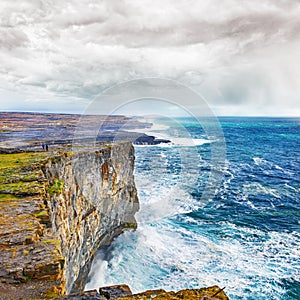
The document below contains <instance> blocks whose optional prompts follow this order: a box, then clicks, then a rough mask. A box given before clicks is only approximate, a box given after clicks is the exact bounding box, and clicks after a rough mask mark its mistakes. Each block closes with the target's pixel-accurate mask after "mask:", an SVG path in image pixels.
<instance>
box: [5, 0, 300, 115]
mask: <svg viewBox="0 0 300 300" xmlns="http://www.w3.org/2000/svg"><path fill="white" fill-rule="evenodd" d="M0 12H1V19H0V103H1V108H0V109H2V110H10V109H13V110H15V109H17V108H18V107H19V108H20V109H25V110H53V107H55V109H56V110H57V111H59V110H61V111H72V112H75V111H76V112H81V110H83V109H84V107H85V105H87V104H88V103H89V101H90V100H91V99H92V98H93V97H94V96H95V95H97V94H98V93H99V92H101V91H102V90H103V89H105V88H107V87H109V86H111V85H114V84H116V83H118V82H123V81H125V80H131V79H137V78H143V77H162V78H168V79H174V80H178V81H179V82H181V83H183V84H186V85H187V86H190V87H192V88H194V89H195V90H196V91H198V92H199V93H201V94H202V95H203V96H204V97H205V98H206V99H207V101H208V103H209V104H210V105H211V107H212V108H213V109H214V110H215V112H216V113H217V114H221V115H236V114H239V115H241V114H243V115H247V114H248V115H249V114H250V115H257V114H265V115H299V113H300V108H299V103H300V101H299V100H300V99H299V95H300V71H299V70H298V68H297V63H298V62H299V61H300V54H299V53H300V36H299V35H300V18H299V16H300V4H299V1H297V0H295V1H292V0H290V1H283V0H260V1H259V0H252V1H246V0H244V1H240V0H225V1H222V2H221V3H220V1H217V0H210V1H208V0H206V1H191V0H178V1H171V0H165V1H157V0H151V1H150V0H140V1H133V0H120V1H108V0H107V1H105V0H104V1H100V0H82V1H75V0H68V1H55V0H27V1H24V0H22V1H21V0H20V1H18V2H15V1H9V0H2V1H1V3H0Z"/></svg>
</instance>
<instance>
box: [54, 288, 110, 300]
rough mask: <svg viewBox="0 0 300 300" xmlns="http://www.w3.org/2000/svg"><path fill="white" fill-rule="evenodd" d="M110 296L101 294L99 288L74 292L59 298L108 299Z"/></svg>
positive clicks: (71, 299)
mask: <svg viewBox="0 0 300 300" xmlns="http://www.w3.org/2000/svg"><path fill="white" fill-rule="evenodd" d="M107 299H108V298H106V297H104V296H102V295H100V294H99V293H98V292H97V290H93V291H88V292H81V293H77V294H72V295H69V296H66V297H61V298H59V300H107Z"/></svg>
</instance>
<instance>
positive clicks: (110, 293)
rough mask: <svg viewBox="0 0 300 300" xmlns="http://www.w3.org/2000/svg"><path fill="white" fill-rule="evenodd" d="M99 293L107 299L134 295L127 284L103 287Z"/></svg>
mask: <svg viewBox="0 0 300 300" xmlns="http://www.w3.org/2000/svg"><path fill="white" fill-rule="evenodd" d="M99 293H100V295H103V296H105V297H106V298H107V299H118V298H120V297H127V296H131V295H132V292H131V290H130V287H129V286H128V285H126V284H121V285H113V286H107V287H101V288H100V289H99Z"/></svg>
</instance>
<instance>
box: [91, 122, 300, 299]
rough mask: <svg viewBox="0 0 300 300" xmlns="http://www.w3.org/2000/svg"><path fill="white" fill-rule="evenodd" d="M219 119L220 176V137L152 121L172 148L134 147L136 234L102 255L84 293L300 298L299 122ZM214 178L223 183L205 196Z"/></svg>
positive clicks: (188, 126) (121, 238)
mask: <svg viewBox="0 0 300 300" xmlns="http://www.w3.org/2000/svg"><path fill="white" fill-rule="evenodd" d="M219 121H220V124H221V126H222V129H223V132H224V138H225V145H226V159H225V161H224V165H222V166H220V168H219V170H214V168H215V166H214V167H213V166H212V164H211V147H212V146H213V145H214V143H218V141H217V140H216V139H214V138H213V137H208V136H207V135H206V133H205V131H204V130H203V128H202V127H201V126H199V122H198V121H197V120H196V119H193V118H179V119H177V120H176V122H175V123H174V122H172V125H171V124H170V122H169V121H168V120H163V119H161V120H160V119H158V120H156V121H155V124H154V126H153V128H152V129H151V132H152V133H153V134H155V135H156V136H158V137H168V138H169V139H170V140H171V141H172V144H171V145H165V144H160V145H156V146H135V155H136V162H135V181H136V185H137V189H138V193H139V200H140V205H141V208H140V211H139V212H138V213H137V215H136V217H137V221H138V229H137V230H136V231H129V232H125V233H124V234H123V235H121V236H119V237H118V238H117V239H115V241H114V242H113V244H112V245H111V246H110V247H109V248H108V249H107V250H106V251H105V252H104V250H99V252H98V253H97V254H96V258H95V260H94V263H93V266H92V269H91V272H90V275H89V282H88V284H87V285H86V289H92V288H98V287H100V286H105V285H112V284H120V283H126V284H128V285H129V286H130V287H131V288H132V290H133V291H134V292H139V291H144V290H147V289H156V288H164V289H166V290H175V291H177V290H179V289H186V288H198V287H203V286H211V285H215V284H217V285H219V286H220V287H221V288H223V287H225V292H226V293H227V295H228V296H229V298H230V299H231V300H237V299H247V300H251V299H256V300H257V299H260V300H264V299H266V300H270V299H274V300H277V299H278V300H279V299H280V300H283V299H284V300H289V299H300V196H299V195H300V175H299V170H300V160H299V158H300V155H299V154H300V147H299V146H300V122H299V121H300V119H296V118H294V119H292V118H245V117H244V118H242V117H241V118H238V117H222V118H219ZM174 124H175V125H174ZM176 124H177V125H176ZM184 132H185V135H182V133H184ZM186 133H188V135H187V134H186ZM212 172H218V173H220V174H221V175H222V178H221V181H220V183H219V184H217V190H216V194H215V196H213V197H203V194H204V191H205V190H207V189H212V188H213V187H212V186H208V185H209V176H210V174H211V173H212Z"/></svg>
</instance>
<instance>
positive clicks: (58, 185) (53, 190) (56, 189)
mask: <svg viewBox="0 0 300 300" xmlns="http://www.w3.org/2000/svg"><path fill="white" fill-rule="evenodd" d="M64 185H65V183H64V181H63V180H58V179H55V180H54V182H53V183H52V185H51V186H50V188H49V195H50V196H51V197H52V196H53V195H54V194H57V195H59V194H61V193H62V191H63V188H64Z"/></svg>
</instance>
